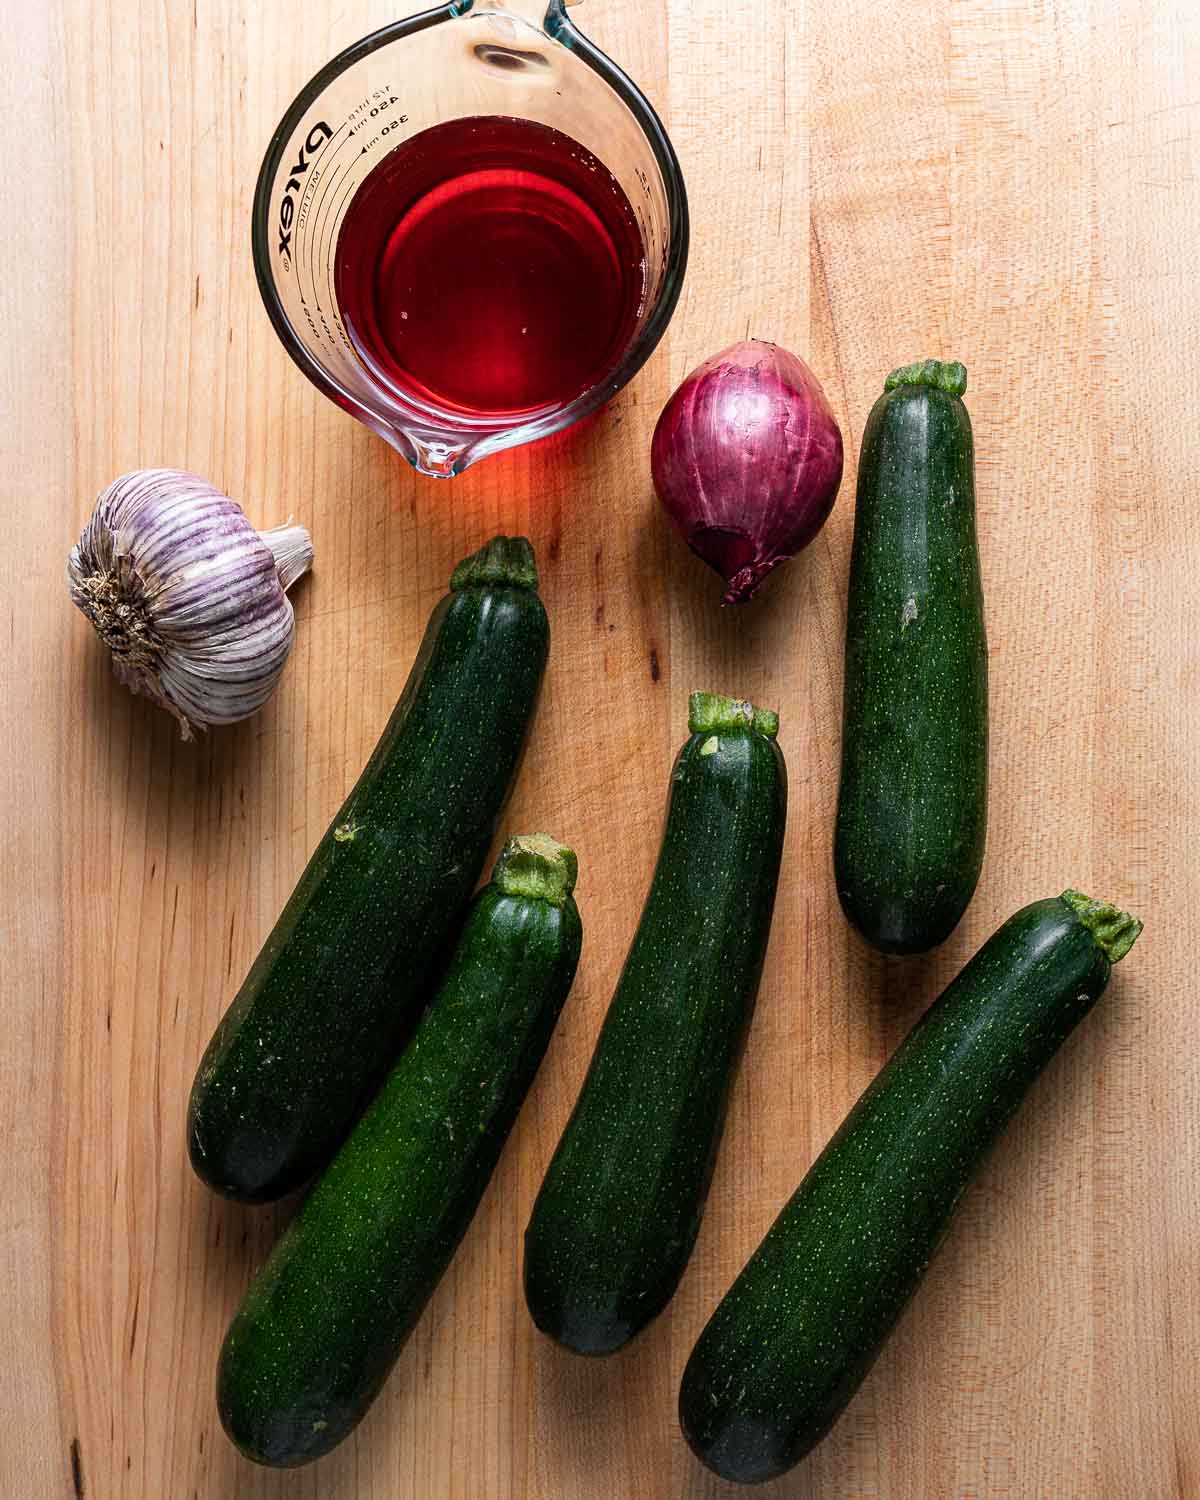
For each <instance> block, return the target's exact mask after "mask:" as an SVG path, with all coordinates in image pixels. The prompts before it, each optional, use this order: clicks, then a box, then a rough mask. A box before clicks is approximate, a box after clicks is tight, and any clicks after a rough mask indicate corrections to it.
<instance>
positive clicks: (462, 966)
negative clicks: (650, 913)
mask: <svg viewBox="0 0 1200 1500" xmlns="http://www.w3.org/2000/svg"><path fill="white" fill-rule="evenodd" d="M574 883H575V856H574V854H572V852H571V851H570V850H569V849H566V848H564V847H563V846H562V845H560V844H556V843H555V842H554V841H553V839H549V838H546V837H545V835H534V836H533V837H530V838H522V839H513V840H512V841H511V842H510V843H509V844H508V846H507V847H506V849H505V851H504V853H503V854H502V855H501V857H500V860H499V862H498V863H497V865H496V870H495V873H494V875H493V877H492V883H491V884H490V885H489V886H486V887H485V888H484V890H483V891H481V892H480V894H479V895H478V896H477V897H476V899H475V902H474V904H473V905H472V907H471V911H470V913H469V915H468V917H467V921H466V925H465V927H464V928H463V931H462V936H461V937H460V938H459V941H458V946H457V947H456V948H455V950H454V957H453V959H452V960H451V964H450V968H449V970H448V971H447V974H446V977H445V979H444V980H443V982H442V984H441V987H440V988H439V990H438V992H437V995H436V996H435V997H434V999H433V1000H432V1002H431V1003H430V1006H429V1009H428V1010H427V1011H426V1013H425V1015H424V1016H423V1017H422V1018H421V1021H420V1023H419V1024H418V1026H417V1029H416V1032H415V1033H414V1035H413V1039H412V1042H411V1044H410V1045H409V1046H408V1047H407V1048H406V1050H405V1051H404V1052H403V1053H402V1055H401V1057H400V1060H399V1061H398V1062H397V1063H396V1065H395V1067H394V1068H393V1069H392V1071H391V1073H390V1074H389V1075H388V1078H387V1080H386V1082H385V1083H384V1085H383V1087H382V1089H381V1090H380V1092H379V1094H378V1095H377V1096H376V1098H375V1099H374V1101H373V1102H372V1103H371V1105H370V1106H369V1108H368V1109H367V1111H366V1113H365V1114H364V1115H363V1117H362V1119H361V1120H359V1122H358V1124H357V1125H356V1126H355V1128H354V1130H353V1131H352V1132H351V1134H350V1136H349V1137H348V1139H347V1140H346V1143H345V1144H344V1145H343V1147H342V1149H341V1150H340V1151H339V1152H338V1154H337V1156H336V1157H335V1158H334V1159H333V1161H332V1162H331V1163H330V1165H329V1167H328V1169H327V1171H326V1172H325V1174H324V1175H323V1176H322V1177H321V1178H320V1179H319V1180H318V1182H317V1184H316V1186H315V1187H314V1188H313V1190H312V1192H311V1193H310V1194H309V1196H308V1198H307V1200H306V1201H305V1203H304V1206H303V1207H302V1208H301V1210H300V1212H299V1214H298V1215H297V1216H296V1218H295V1219H294V1220H293V1222H292V1224H291V1225H290V1227H289V1228H288V1230H287V1232H286V1233H285V1234H284V1236H283V1238H282V1239H281V1240H280V1242H279V1244H278V1245H277V1246H276V1247H275V1249H274V1251H273V1252H272V1254H271V1256H270V1259H269V1260H268V1261H267V1263H266V1265H265V1266H264V1267H263V1269H262V1270H261V1271H260V1272H259V1274H258V1275H257V1276H256V1277H255V1279H254V1282H253V1284H252V1285H251V1287H250V1289H249V1291H248V1292H247V1293H246V1296H245V1299H244V1301H243V1302H242V1305H241V1307H240V1308H239V1309H238V1312H237V1315H236V1316H235V1318H234V1320H233V1323H232V1325H231V1326H230V1329H229V1332H228V1334H227V1335H226V1338H225V1344H224V1347H223V1348H222V1350H221V1359H220V1366H219V1370H218V1375H217V1402H218V1406H219V1408H220V1413H221V1421H222V1422H223V1424H224V1426H225V1431H226V1432H227V1433H228V1434H229V1436H230V1438H232V1440H233V1441H234V1443H236V1444H237V1446H238V1447H239V1448H240V1449H241V1451H242V1452H243V1453H244V1454H245V1455H246V1457H247V1458H251V1459H253V1460H254V1461H255V1462H256V1463H261V1464H269V1465H273V1466H278V1467H292V1466H295V1465H298V1464H304V1463H309V1462H310V1461H311V1460H312V1459H315V1458H319V1457H320V1456H321V1455H322V1454H323V1453H328V1452H329V1450H330V1449H331V1448H333V1447H335V1446H336V1445H337V1444H338V1443H340V1442H341V1441H342V1439H343V1438H345V1437H346V1435H347V1434H348V1433H349V1432H350V1431H351V1430H352V1429H353V1428H354V1427H355V1426H356V1425H357V1424H358V1422H359V1421H361V1419H362V1418H363V1416H364V1415H365V1414H366V1411H367V1408H368V1407H369V1406H370V1404H371V1402H372V1401H373V1400H374V1399H375V1396H376V1395H377V1393H378V1392H379V1390H380V1388H381V1386H382V1385H383V1383H384V1381H385V1380H386V1379H387V1376H388V1373H389V1371H390V1370H391V1368H392V1366H393V1364H394V1363H395V1362H396V1359H397V1357H398V1356H399V1354H400V1351H401V1349H402V1348H403V1347H404V1343H405V1340H406V1339H407V1337H408V1334H409V1332H410V1331H411V1329H412V1328H413V1326H414V1325H415V1324H416V1322H417V1319H418V1318H419V1317H420V1316H421V1312H422V1310H423V1309H424V1307H425V1304H426V1303H427V1302H428V1300H429V1298H430V1296H431V1295H432V1293H433V1290H434V1288H435V1287H436V1286H437V1284H438V1281H439V1280H440V1279H441V1276H442V1273H443V1272H444V1271H445V1269H446V1267H447V1266H448V1265H449V1263H450V1260H451V1258H452V1257H453V1255H454V1251H455V1249H456V1248H457V1246H458V1243H459V1241H460V1240H461V1239H462V1237H463V1235H464V1234H465V1233H466V1230H467V1227H468V1225H469V1224H470V1222H471V1219H472V1217H473V1216H474V1213H475V1210H476V1208H477V1207H478V1205H479V1200H480V1198H481V1197H482V1196H483V1192H484V1189H485V1188H486V1187H487V1184H488V1181H489V1179H490V1178H491V1175H492V1170H493V1168H494V1167H495V1165H496V1161H497V1159H498V1158H499V1155H500V1151H501V1148H502V1147H503V1145H504V1142H505V1140H506V1139H507V1138H508V1133H509V1131H510V1130H511V1128H512V1125H513V1121H514V1120H515V1119H516V1116H517V1111H518V1110H519V1109H520V1107H521V1101H522V1100H523V1099H524V1097H525V1094H526V1091H527V1090H528V1088H529V1085H530V1084H531V1083H532V1081H533V1077H534V1074H535V1073H536V1072H537V1069H538V1064H539V1063H540V1062H541V1060H542V1055H543V1053H544V1052H545V1050H546V1046H547V1044H548V1042H549V1040H550V1036H551V1033H552V1032H553V1030H554V1025H555V1022H556V1021H557V1020H558V1014H559V1011H560V1010H561V1009H562V1004H563V1001H564V1000H565V999H566V996H567V992H568V990H569V989H570V987H571V981H572V979H573V978H574V975H575V967H576V964H577V963H578V961H579V949H580V943H581V941H582V928H581V926H580V922H579V913H578V911H577V910H576V907H575V902H574V899H573V897H572V895H571V890H572V888H573V886H574Z"/></svg>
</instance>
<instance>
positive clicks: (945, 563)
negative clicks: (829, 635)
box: [834, 361, 988, 953]
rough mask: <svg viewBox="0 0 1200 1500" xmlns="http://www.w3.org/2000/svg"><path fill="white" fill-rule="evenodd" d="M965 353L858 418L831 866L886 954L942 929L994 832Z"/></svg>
mask: <svg viewBox="0 0 1200 1500" xmlns="http://www.w3.org/2000/svg"><path fill="white" fill-rule="evenodd" d="M965 384H966V372H965V370H963V367H962V366H961V365H943V364H940V363H938V362H936V361H927V362H926V363H925V364H924V365H916V366H912V367H911V368H909V369H907V370H899V371H896V372H894V374H893V375H891V376H890V377H889V379H888V389H886V390H885V391H884V393H883V395H882V396H880V398H879V400H878V401H876V403H875V405H874V407H873V409H872V411H871V414H870V416H869V417H868V419H867V425H866V429H865V431H864V433H863V443H862V455H861V458H860V460H859V468H858V500H857V509H856V510H855V516H854V546H853V551H852V554H851V560H850V592H849V603H848V610H847V619H846V666H845V696H844V700H843V705H844V706H843V729H842V774H841V786H840V789H839V792H838V808H837V831H836V836H835V843H834V866H835V875H836V879H837V889H838V895H839V897H840V898H841V902H842V907H843V909H844V911H845V913H846V916H847V917H848V918H849V919H850V921H851V922H852V923H853V924H854V925H855V927H857V928H858V930H859V931H860V932H861V933H862V935H863V937H864V938H866V940H867V942H869V943H870V944H872V946H873V947H875V948H878V949H879V950H881V951H882V952H884V953H919V952H923V951H924V950H926V949H928V948H932V947H934V946H935V945H936V944H938V943H940V942H942V941H943V940H944V939H945V938H946V937H948V936H949V934H950V933H951V932H952V931H953V929H954V927H955V926H956V924H957V923H958V920H959V918H960V917H961V916H962V914H963V912H964V911H965V910H966V908H967V904H968V903H969V901H970V899H971V897H972V895H973V894H974V891H975V886H976V884H977V882H978V880H979V871H980V867H981V865H982V863H983V850H984V840H985V836H986V832H987V740H988V712H987V640H986V636H985V633H984V622H983V591H982V586H981V583H980V575H979V549H978V546H977V543H976V536H975V475H974V454H973V445H972V436H971V420H970V418H969V417H968V415H967V410H966V407H965V406H964V405H963V403H962V400H961V391H962V389H964V388H965Z"/></svg>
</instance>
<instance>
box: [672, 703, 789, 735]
mask: <svg viewBox="0 0 1200 1500" xmlns="http://www.w3.org/2000/svg"><path fill="white" fill-rule="evenodd" d="M688 729H689V730H690V731H691V733H692V734H739V733H741V734H744V733H745V732H746V731H747V730H748V729H750V730H753V731H754V732H755V733H756V734H761V735H763V736H764V737H765V738H766V739H768V740H773V739H774V738H775V736H776V735H777V734H778V733H779V715H778V714H777V713H774V712H773V711H772V710H771V709H769V708H756V707H755V706H754V704H753V703H750V702H749V701H748V700H747V699H745V698H723V697H722V696H721V695H720V693H693V694H692V695H691V697H690V698H689V699H688Z"/></svg>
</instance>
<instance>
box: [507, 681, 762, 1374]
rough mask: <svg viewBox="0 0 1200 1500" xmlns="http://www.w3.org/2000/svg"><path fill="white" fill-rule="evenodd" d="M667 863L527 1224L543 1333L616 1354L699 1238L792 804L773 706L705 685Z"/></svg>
mask: <svg viewBox="0 0 1200 1500" xmlns="http://www.w3.org/2000/svg"><path fill="white" fill-rule="evenodd" d="M690 710H691V712H690V719H689V725H690V728H691V737H690V738H689V739H688V740H687V742H686V743H685V744H684V746H683V748H682V750H681V751H680V752H679V755H678V758H677V759H676V762H675V768H674V770H673V771H672V773H671V796H670V803H669V806H668V809H667V819H666V827H665V830H664V833H663V841H662V848H661V850H660V852H659V856H658V865H657V868H656V869H655V872H654V880H653V883H652V885H651V887H650V894H649V896H648V897H647V898H646V905H645V908H644V910H643V912H642V917H641V921H640V922H639V924H638V929H637V933H636V935H635V937H634V940H633V945H632V947H631V948H630V950H629V956H628V958H627V960H626V963H625V968H624V971H623V973H622V974H621V979H620V982H619V983H618V985H617V989H616V993H615V994H614V996H613V999H612V1003H611V1005H610V1006H609V1010H608V1015H607V1017H606V1018H605V1022H604V1026H603V1029H602V1031H601V1033H600V1039H599V1041H598V1042H597V1043H596V1050H595V1053H594V1055H593V1057H592V1063H591V1067H590V1068H589V1070H588V1075H587V1078H586V1080H585V1081H584V1085H583V1089H582V1091H581V1093H580V1095H579V1100H578V1102H577V1104H576V1106H575V1111H574V1113H573V1114H572V1116H571V1119H570V1121H569V1123H568V1124H567V1127H566V1129H565V1130H564V1132H563V1136H562V1139H561V1141H560V1142H559V1146H558V1150H557V1151H556V1152H555V1155H554V1159H553V1161H552V1162H551V1163H550V1168H549V1170H548V1171H547V1173H546V1178H545V1181H544V1182H543V1184H542V1189H541V1192H540V1193H539V1194H538V1198H537V1202H536V1203H535V1205H534V1209H533V1215H532V1218H531V1219H530V1222H529V1228H528V1230H527V1231H526V1235H525V1298H526V1301H527V1303H528V1305H529V1310H530V1312H531V1314H532V1315H533V1320H534V1322H535V1323H536V1324H537V1326H538V1327H539V1328H540V1329H541V1330H542V1331H543V1332H544V1333H547V1334H549V1335H550V1336H551V1337H552V1338H554V1339H556V1340H557V1341H558V1342H559V1343H561V1344H563V1345H565V1346H566V1347H567V1348H569V1349H572V1350H574V1351H576V1352H578V1353H581V1354H608V1353H611V1352H613V1351H614V1350H616V1349H619V1348H620V1347H621V1346H622V1345H623V1344H625V1343H627V1342H628V1341H629V1339H631V1338H632V1337H633V1336H634V1334H636V1333H637V1332H638V1330H639V1329H641V1328H642V1327H644V1326H645V1325H646V1324H647V1323H648V1322H649V1321H650V1320H651V1319H652V1318H653V1317H655V1316H656V1315H657V1314H658V1313H659V1312H660V1311H661V1310H662V1309H663V1307H665V1306H666V1304H667V1302H668V1301H669V1300H670V1298H671V1296H672V1294H673V1293H674V1291H675V1288H676V1286H677V1285H678V1283H679V1279H680V1277H681V1276H682V1274H683V1270H684V1267H685V1265H686V1264H687V1259H688V1256H689V1255H690V1254H691V1250H692V1245H693V1244H694V1242H695V1239H696V1233H697V1231H698V1229H699V1227H700V1216H701V1213H702V1212H703V1208H704V1200H705V1197H706V1196H707V1193H708V1185H709V1180H710V1178H711V1177H712V1171H713V1164H714V1162H715V1160H716V1154H717V1148H718V1146H719V1144H720V1140H721V1132H722V1129H723V1126H724V1120H725V1107H726V1102H727V1099H728V1095H729V1086H730V1082H731V1080H732V1076H733V1070H734V1066H735V1063H736V1061H737V1058H738V1054H739V1052H740V1050H741V1047H742V1042H743V1039H744V1037H745V1034H746V1028H747V1026H748V1025H749V1022H750V1016H751V1013H752V1011H753V1009H754V1001H755V996H756V994H757V992H758V980H759V975H760V973H761V972H762V965H763V955H764V953H765V952H766V946H767V937H768V934H769V932H770V928H771V913H772V910H773V908H774V905H775V883H776V878H777V876H778V873H779V859H780V851H781V848H782V844H783V829H784V821H785V818H786V813H787V781H786V772H785V770H784V764H783V756H782V755H781V754H780V751H779V747H778V745H777V744H776V742H775V735H776V731H777V729H778V719H777V718H776V716H775V715H774V714H773V713H767V712H764V711H762V710H761V709H756V708H754V707H753V706H752V705H751V704H749V703H743V702H737V701H734V700H732V699H729V698H719V697H715V696H713V695H711V694H708V693H694V694H693V695H692V698H691V704H690Z"/></svg>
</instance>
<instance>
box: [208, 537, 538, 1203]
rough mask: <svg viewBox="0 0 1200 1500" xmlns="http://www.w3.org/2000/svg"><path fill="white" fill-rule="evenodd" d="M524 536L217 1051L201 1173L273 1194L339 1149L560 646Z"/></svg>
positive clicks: (355, 810) (444, 614)
mask: <svg viewBox="0 0 1200 1500" xmlns="http://www.w3.org/2000/svg"><path fill="white" fill-rule="evenodd" d="M549 640H550V634H549V626H548V624H547V621H546V612H545V610H544V609H543V607H542V602H541V600H540V599H539V598H538V594H537V572H536V570H535V567H534V561H533V552H532V550H531V549H530V546H529V543H528V542H527V541H525V540H524V539H523V538H522V539H514V540H510V539H508V538H507V537H496V538H494V539H493V540H492V541H491V542H489V543H488V545H487V546H486V547H484V548H483V549H482V551H480V552H477V553H475V554H474V556H472V557H469V558H467V559H466V560H465V561H463V562H461V563H460V564H459V565H458V567H457V568H456V569H455V571H454V576H453V578H452V579H451V581H450V593H449V594H448V595H447V596H446V597H445V598H444V599H443V600H442V601H441V603H440V604H439V605H438V606H437V608H436V609H435V610H434V612H433V615H432V617H431V618H430V621H429V625H428V628H427V629H426V631H425V639H424V641H423V642H422V644H421V649H420V651H419V652H418V653H417V658H416V661H415V662H414V663H413V668H412V671H411V673H410V674H409V678H408V683H407V685H406V686H405V689H404V693H403V695H402V697H401V698H400V701H399V703H398V704H397V705H396V708H395V711H394V712H393V714H392V716H391V719H390V721H389V722H388V725H387V728H386V729H385V730H384V731H383V735H382V737H381V739H380V741H379V743H378V745H377V746H376V747H375V751H374V754H373V755H372V756H371V758H370V760H369V761H368V762H367V766H366V768H365V770H364V771H363V773H362V775H361V776H360V777H359V779H358V782H357V784H356V785H355V787H354V790H353V791H352V792H351V793H350V795H349V797H347V799H346V801H345V803H344V804H343V805H342V808H341V810H340V812H339V813H338V814H337V816H336V817H335V818H334V820H333V822H332V823H331V824H330V827H329V830H328V832H327V833H326V834H325V836H324V838H323V839H322V840H321V842H320V844H318V846H317V849H316V852H315V853H314V854H313V856H312V858H311V860H310V861H309V863H308V868H307V869H306V870H305V872H304V874H303V875H302V876H301V878H300V883H299V885H298V886H297V887H296V889H295V891H294V893H293V894H292V897H291V899H290V900H289V902H288V904H287V906H286V907H285V908H284V910H283V914H282V916H281V917H280V918H279V920H278V922H276V924H275V927H274V930H273V931H272V932H271V935H270V936H269V937H268V938H267V941H266V943H265V944H264V946H263V949H262V952H261V953H260V954H259V956H258V958H257V959H256V960H255V963H254V966H253V967H252V968H251V970H250V973H249V975H248V976H247V978H246V980H245V983H244V984H243V985H242V987H241V989H240V990H239V991H238V994H237V996H236V998H235V999H234V1001H233V1003H232V1004H231V1005H230V1007H229V1009H228V1011H226V1013H225V1016H224V1019H223V1020H222V1021H221V1023H220V1025H219V1026H218V1027H217V1030H216V1032H215V1034H214V1036H213V1038H212V1041H211V1042H210V1043H209V1046H208V1050H207V1051H206V1052H205V1054H204V1057H203V1059H202V1061H201V1063H200V1067H199V1070H198V1072H197V1074H196V1080H195V1083H194V1084H193V1086H192V1094H191V1100H190V1103H189V1106H188V1147H189V1151H190V1155H191V1160H192V1165H193V1166H194V1167H195V1169H196V1171H197V1172H198V1173H199V1175H200V1176H201V1177H202V1178H203V1179H204V1181H205V1182H206V1183H208V1185H209V1186H210V1187H212V1188H214V1189H215V1190H216V1191H217V1192H219V1193H224V1194H225V1195H226V1196H228V1197H231V1198H239V1199H242V1200H243V1201H245V1202H250V1203H262V1202H266V1201H268V1200H270V1199H272V1198H278V1197H280V1196H281V1195H282V1194H284V1193H286V1192H288V1191H290V1190H291V1189H292V1188H295V1187H298V1186H300V1184H301V1183H303V1182H305V1181H306V1180H307V1179H308V1178H309V1177H311V1176H312V1174H313V1173H314V1172H316V1171H317V1170H318V1169H319V1168H320V1167H322V1166H323V1165H324V1164H325V1162H327V1161H328V1160H329V1158H330V1157H331V1156H332V1155H333V1153H334V1151H336V1150H337V1148H338V1146H339V1144H340V1143H341V1141H342V1140H343V1138H344V1137H345V1135H346V1132H347V1130H348V1129H349V1128H350V1125H351V1123H352V1121H353V1119H354V1116H355V1113H356V1111H357V1110H358V1109H359V1108H360V1107H361V1105H362V1102H363V1099H364V1097H365V1095H366V1093H367V1092H368V1091H369V1088H370V1086H371V1084H372V1083H373V1082H374V1081H375V1080H376V1079H377V1078H378V1076H379V1074H380V1071H381V1069H382V1068H383V1067H386V1065H387V1063H388V1062H389V1061H390V1060H391V1057H392V1055H393V1054H394V1051H395V1048H396V1046H397V1044H398V1041H399V1039H400V1038H401V1036H402V1034H403V1032H404V1030H405V1028H406V1027H407V1026H408V1025H409V1024H410V1023H411V1020H412V1017H413V1016H414V1014H415V1013H416V1012H417V1010H418V1009H419V1007H420V1006H421V1005H422V1004H423V1003H424V1001H425V1000H426V998H427V997H428V993H429V989H430V987H431V984H432V983H433V982H434V980H435V979H436V970H437V968H438V966H439V964H440V963H442V962H444V959H445V953H446V950H447V948H448V946H449V943H450V941H451V940H452V938H453V936H454V934H455V932H456V931H457V929H458V926H459V923H460V922H461V920H462V914H463V911H464V908H465V906H466V903H467V901H468V899H469V897H470V894H471V891H472V889H473V888H474V886H475V882H476V881H477V880H478V878H479V873H480V870H481V869H482V867H483V861H484V860H485V859H486V857H487V851H488V846H489V844H490V843H491V840H492V836H493V833H494V831H495V826H496V820H497V818H498V817H499V814H500V810H501V808H502V806H503V804H504V801H505V799H506V797H507V795H508V791H509V788H510V786H511V783H512V780H513V777H514V775H515V774H516V769H517V763H518V760H519V757H520V753H521V747H522V745H523V743H524V740H525V731H526V729H527V727H528V725H529V721H530V718H531V717H532V714H533V709H534V704H535V702H536V699H537V693H538V687H539V685H540V683H541V679H542V671H543V668H544V667H545V664H546V656H547V652H548V650H549Z"/></svg>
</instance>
